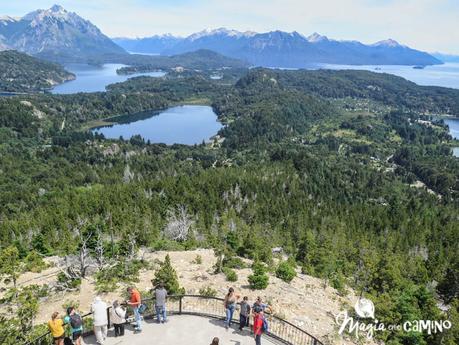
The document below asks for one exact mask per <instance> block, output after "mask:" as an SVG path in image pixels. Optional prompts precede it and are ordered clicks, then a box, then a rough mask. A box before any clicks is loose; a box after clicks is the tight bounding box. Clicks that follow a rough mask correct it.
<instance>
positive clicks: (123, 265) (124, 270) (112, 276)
mask: <svg viewBox="0 0 459 345" xmlns="http://www.w3.org/2000/svg"><path fill="white" fill-rule="evenodd" d="M147 266H148V265H147V263H146V262H145V261H142V260H133V261H126V262H118V263H117V264H116V265H115V266H113V267H109V268H105V269H102V270H100V271H99V272H97V273H96V290H97V292H98V293H106V292H112V291H115V290H116V289H117V288H118V284H119V283H120V282H124V283H128V284H130V283H134V282H138V281H139V271H140V269H142V268H145V267H147Z"/></svg>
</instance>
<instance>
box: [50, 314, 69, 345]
mask: <svg viewBox="0 0 459 345" xmlns="http://www.w3.org/2000/svg"><path fill="white" fill-rule="evenodd" d="M58 316H59V312H57V311H55V312H54V313H53V314H52V315H51V320H49V321H48V328H49V331H50V332H51V335H52V336H53V341H54V344H55V345H63V344H64V335H65V330H64V320H62V319H61V318H58Z"/></svg>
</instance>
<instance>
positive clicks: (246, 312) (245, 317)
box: [239, 296, 250, 331]
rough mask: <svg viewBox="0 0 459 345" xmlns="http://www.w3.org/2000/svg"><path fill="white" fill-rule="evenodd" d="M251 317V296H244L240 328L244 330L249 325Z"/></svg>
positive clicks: (240, 314)
mask: <svg viewBox="0 0 459 345" xmlns="http://www.w3.org/2000/svg"><path fill="white" fill-rule="evenodd" d="M249 318H250V304H249V298H248V297H247V296H244V298H243V300H242V302H241V311H240V313H239V330H240V331H242V330H243V329H244V327H245V326H248V325H249Z"/></svg>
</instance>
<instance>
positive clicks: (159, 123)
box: [93, 105, 222, 145]
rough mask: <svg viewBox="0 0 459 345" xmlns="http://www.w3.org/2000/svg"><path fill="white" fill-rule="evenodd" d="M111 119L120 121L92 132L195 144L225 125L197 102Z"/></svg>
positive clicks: (206, 139) (112, 136)
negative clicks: (195, 103) (196, 103)
mask: <svg viewBox="0 0 459 345" xmlns="http://www.w3.org/2000/svg"><path fill="white" fill-rule="evenodd" d="M112 120H119V121H118V122H119V123H116V124H114V125H112V126H105V127H98V128H95V129H93V132H98V133H102V134H103V135H104V136H105V137H106V138H110V139H118V138H119V137H120V136H122V137H123V138H124V139H129V138H131V137H132V136H134V135H137V134H139V135H141V136H142V138H144V139H145V140H150V142H152V143H165V144H168V145H172V144H186V145H194V144H200V143H202V141H208V140H209V139H210V137H212V136H213V135H215V134H217V132H218V131H219V129H220V128H221V127H222V124H221V123H220V122H219V121H218V120H217V115H216V114H215V113H214V111H213V110H212V108H211V107H208V106H198V105H184V106H179V107H173V108H169V109H167V110H164V111H160V112H158V111H156V112H145V113H140V114H136V115H132V116H123V117H119V118H115V119H112Z"/></svg>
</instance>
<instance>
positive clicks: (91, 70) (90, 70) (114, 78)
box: [51, 64, 165, 94]
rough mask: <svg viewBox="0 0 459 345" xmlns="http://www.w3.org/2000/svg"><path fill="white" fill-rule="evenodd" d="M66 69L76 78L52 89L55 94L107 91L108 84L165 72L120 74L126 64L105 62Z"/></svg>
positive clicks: (156, 75)
mask: <svg viewBox="0 0 459 345" xmlns="http://www.w3.org/2000/svg"><path fill="white" fill-rule="evenodd" d="M64 67H65V69H67V70H68V71H70V72H72V73H73V74H75V75H76V79H75V80H72V81H69V82H66V83H64V84H61V85H58V86H56V87H55V88H54V89H52V90H51V92H52V93H54V94H71V93H78V92H99V91H105V87H106V86H107V85H110V84H113V83H120V82H123V81H126V80H127V79H129V78H132V77H137V76H140V75H146V76H151V77H162V76H164V75H165V73H164V72H150V73H139V74H131V75H129V76H127V75H118V74H116V70H117V69H119V68H121V67H126V65H121V64H105V65H103V66H93V65H86V64H69V65H65V66H64Z"/></svg>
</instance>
